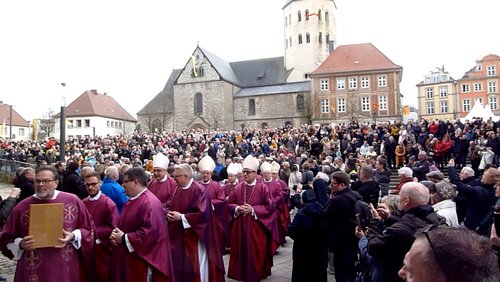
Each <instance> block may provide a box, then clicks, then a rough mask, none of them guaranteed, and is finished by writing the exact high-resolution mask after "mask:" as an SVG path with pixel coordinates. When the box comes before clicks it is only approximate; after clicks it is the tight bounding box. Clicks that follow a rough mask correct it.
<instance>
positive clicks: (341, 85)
mask: <svg viewBox="0 0 500 282" xmlns="http://www.w3.org/2000/svg"><path fill="white" fill-rule="evenodd" d="M337 89H345V79H343V78H337Z"/></svg>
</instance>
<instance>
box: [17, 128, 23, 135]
mask: <svg viewBox="0 0 500 282" xmlns="http://www.w3.org/2000/svg"><path fill="white" fill-rule="evenodd" d="M18 134H19V136H24V128H19V132H18Z"/></svg>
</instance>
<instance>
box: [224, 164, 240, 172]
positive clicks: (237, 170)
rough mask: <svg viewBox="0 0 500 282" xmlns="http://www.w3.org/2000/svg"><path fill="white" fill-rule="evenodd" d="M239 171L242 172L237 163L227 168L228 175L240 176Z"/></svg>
mask: <svg viewBox="0 0 500 282" xmlns="http://www.w3.org/2000/svg"><path fill="white" fill-rule="evenodd" d="M239 171H240V168H239V167H238V165H237V164H235V163H230V164H229V165H228V166H227V174H232V175H236V174H238V172H239Z"/></svg>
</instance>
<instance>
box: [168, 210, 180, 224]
mask: <svg viewBox="0 0 500 282" xmlns="http://www.w3.org/2000/svg"><path fill="white" fill-rule="evenodd" d="M181 219H182V214H181V213H180V212H176V211H169V212H168V213H167V220H168V221H169V222H173V221H180V220H181Z"/></svg>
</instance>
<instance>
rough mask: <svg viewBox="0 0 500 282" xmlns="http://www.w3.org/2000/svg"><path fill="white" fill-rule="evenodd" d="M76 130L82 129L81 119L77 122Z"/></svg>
mask: <svg viewBox="0 0 500 282" xmlns="http://www.w3.org/2000/svg"><path fill="white" fill-rule="evenodd" d="M76 128H82V120H81V119H77V120H76Z"/></svg>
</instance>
